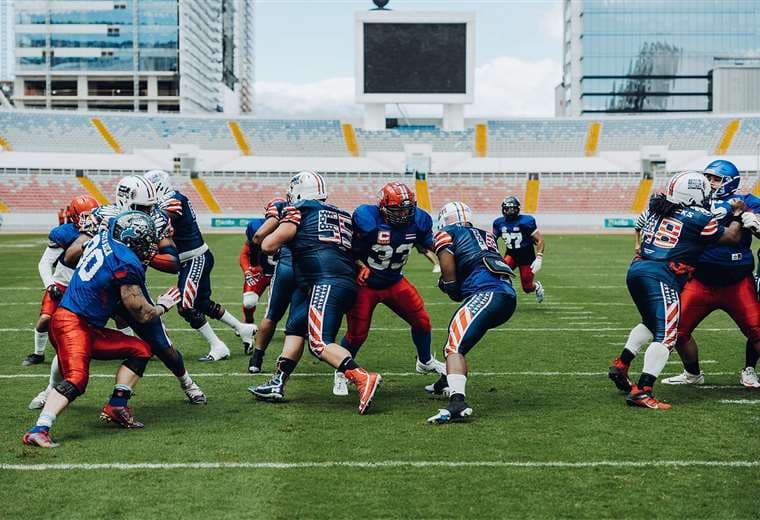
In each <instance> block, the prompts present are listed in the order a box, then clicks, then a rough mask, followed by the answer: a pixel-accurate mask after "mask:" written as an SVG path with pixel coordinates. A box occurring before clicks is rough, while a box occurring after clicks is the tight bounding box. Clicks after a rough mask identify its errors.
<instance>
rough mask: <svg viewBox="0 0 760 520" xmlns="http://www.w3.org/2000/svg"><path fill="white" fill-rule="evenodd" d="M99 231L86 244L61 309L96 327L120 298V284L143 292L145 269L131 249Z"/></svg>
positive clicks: (99, 325) (104, 231) (106, 317)
mask: <svg viewBox="0 0 760 520" xmlns="http://www.w3.org/2000/svg"><path fill="white" fill-rule="evenodd" d="M109 233H110V232H109V230H105V229H104V230H101V231H100V232H99V233H98V234H96V235H95V236H94V237H92V239H90V240H89V241H88V242H87V245H86V246H85V249H84V252H83V253H82V258H81V259H80V260H79V264H78V265H77V268H76V270H75V271H74V275H73V276H72V277H71V282H70V283H69V288H68V289H67V290H66V292H65V293H64V295H63V299H62V300H61V306H62V307H64V308H66V309H68V310H70V311H71V312H73V313H75V314H77V315H79V316H81V317H83V318H84V319H86V320H87V322H88V323H90V324H91V325H93V326H95V327H104V326H105V324H106V322H107V321H108V319H109V318H110V317H111V315H112V314H113V312H114V309H115V308H116V306H117V304H118V303H119V301H120V299H121V296H120V292H119V288H120V287H121V286H122V285H138V286H140V287H141V288H142V289H143V291H144V292H145V293H146V294H147V292H146V290H145V268H144V267H143V265H142V264H141V263H140V260H139V259H138V258H137V255H135V254H134V253H133V252H132V250H131V249H129V248H128V247H127V246H125V245H124V244H122V243H121V242H117V241H116V240H114V239H113V238H111V237H110V236H109Z"/></svg>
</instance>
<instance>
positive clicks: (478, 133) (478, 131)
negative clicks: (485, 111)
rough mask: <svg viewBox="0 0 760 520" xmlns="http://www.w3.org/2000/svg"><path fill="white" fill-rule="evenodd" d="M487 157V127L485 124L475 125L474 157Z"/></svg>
mask: <svg viewBox="0 0 760 520" xmlns="http://www.w3.org/2000/svg"><path fill="white" fill-rule="evenodd" d="M486 155H488V126H486V124H485V123H478V124H477V125H475V157H485V156H486Z"/></svg>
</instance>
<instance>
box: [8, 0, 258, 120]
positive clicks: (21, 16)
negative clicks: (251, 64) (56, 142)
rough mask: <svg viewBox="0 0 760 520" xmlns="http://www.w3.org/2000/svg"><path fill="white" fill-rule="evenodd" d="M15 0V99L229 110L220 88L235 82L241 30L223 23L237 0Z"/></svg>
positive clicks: (67, 105)
mask: <svg viewBox="0 0 760 520" xmlns="http://www.w3.org/2000/svg"><path fill="white" fill-rule="evenodd" d="M14 1H15V4H14V5H15V55H16V60H15V69H16V74H17V75H18V76H20V77H21V78H22V79H21V82H22V84H19V81H18V80H17V84H16V88H15V90H16V93H17V95H16V100H17V102H20V103H21V104H22V106H45V107H47V108H56V107H60V108H80V109H81V108H90V109H94V108H95V109H96V108H109V109H111V108H115V109H132V110H148V111H178V110H182V111H186V112H194V111H199V112H202V111H223V110H225V109H226V108H230V107H225V99H227V100H229V99H231V98H230V96H229V95H225V92H224V91H223V87H226V88H227V89H229V90H231V91H232V92H234V90H235V88H236V87H235V83H236V81H237V76H236V75H235V74H234V69H235V61H234V53H233V51H234V45H235V39H236V38H237V37H242V35H236V34H235V32H234V29H235V26H234V25H233V24H230V23H229V20H233V19H234V16H235V12H236V8H237V4H238V3H242V2H245V0H204V1H202V2H201V1H196V0H109V1H103V0H89V1H72V0H47V1H36V0H14ZM223 7H224V9H225V10H226V11H225V12H226V17H224V19H225V20H226V24H225V25H224V27H223V17H222V12H223ZM223 42H224V44H225V45H226V49H227V52H226V53H225V47H223ZM223 59H224V61H223ZM222 62H223V63H224V72H225V74H224V75H223V73H222V66H221V65H222ZM228 69H229V71H228ZM183 76H187V77H183ZM130 84H131V85H130ZM183 87H186V88H185V89H183ZM103 98H105V99H103ZM229 104H230V103H229V102H228V103H227V105H229Z"/></svg>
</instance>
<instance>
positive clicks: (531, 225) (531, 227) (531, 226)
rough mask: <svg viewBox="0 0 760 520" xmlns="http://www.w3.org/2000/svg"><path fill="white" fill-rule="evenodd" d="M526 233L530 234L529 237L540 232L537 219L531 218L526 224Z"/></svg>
mask: <svg viewBox="0 0 760 520" xmlns="http://www.w3.org/2000/svg"><path fill="white" fill-rule="evenodd" d="M525 231H526V232H527V233H528V235H530V236H533V234H534V233H535V232H536V231H538V224H536V219H535V218H533V217H530V218H528V219H527V221H526V222H525Z"/></svg>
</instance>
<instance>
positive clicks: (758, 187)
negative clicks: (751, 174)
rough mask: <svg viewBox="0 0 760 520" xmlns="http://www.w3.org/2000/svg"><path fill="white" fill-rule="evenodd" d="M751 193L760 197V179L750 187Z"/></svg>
mask: <svg viewBox="0 0 760 520" xmlns="http://www.w3.org/2000/svg"><path fill="white" fill-rule="evenodd" d="M752 195H754V196H755V197H760V180H758V181H756V182H755V185H754V186H753V187H752Z"/></svg>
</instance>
